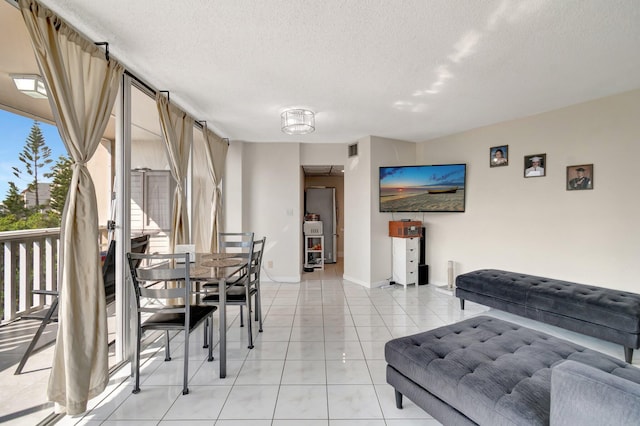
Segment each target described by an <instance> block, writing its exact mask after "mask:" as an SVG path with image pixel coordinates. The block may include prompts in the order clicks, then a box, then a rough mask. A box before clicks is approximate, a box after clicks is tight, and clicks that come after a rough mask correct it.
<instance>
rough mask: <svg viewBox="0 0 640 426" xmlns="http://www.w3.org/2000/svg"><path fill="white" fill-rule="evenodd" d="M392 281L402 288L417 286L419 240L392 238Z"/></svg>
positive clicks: (415, 238) (416, 238)
mask: <svg viewBox="0 0 640 426" xmlns="http://www.w3.org/2000/svg"><path fill="white" fill-rule="evenodd" d="M392 240H393V281H395V282H396V283H398V284H402V285H403V286H405V287H406V286H407V285H408V284H416V285H417V284H418V263H419V261H420V238H419V237H414V238H396V237H394V238H392Z"/></svg>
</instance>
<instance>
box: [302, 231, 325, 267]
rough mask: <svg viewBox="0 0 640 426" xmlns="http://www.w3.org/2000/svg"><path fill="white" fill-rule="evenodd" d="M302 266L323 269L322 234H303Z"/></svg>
mask: <svg viewBox="0 0 640 426" xmlns="http://www.w3.org/2000/svg"><path fill="white" fill-rule="evenodd" d="M304 262H305V263H304V267H305V268H314V269H324V236H323V235H305V236H304Z"/></svg>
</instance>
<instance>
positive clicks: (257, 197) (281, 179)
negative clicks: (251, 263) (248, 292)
mask: <svg viewBox="0 0 640 426" xmlns="http://www.w3.org/2000/svg"><path fill="white" fill-rule="evenodd" d="M234 144H235V142H234V143H232V145H231V146H230V148H231V147H232V146H233V145H234ZM243 145H244V147H243V154H242V162H243V176H242V179H243V185H242V191H243V196H242V199H243V201H242V202H243V206H242V207H243V209H242V211H244V213H245V214H246V223H245V224H244V225H245V226H244V227H243V230H244V231H253V232H255V234H256V237H257V238H262V236H266V237H267V244H266V249H265V252H264V255H263V259H262V263H263V265H264V266H265V268H266V271H267V274H268V275H267V274H264V275H263V277H262V278H263V279H265V280H270V279H273V280H276V281H284V282H299V281H300V274H301V270H302V252H301V250H300V241H301V239H302V210H301V206H302V201H301V197H302V189H301V168H300V145H299V144H297V143H247V142H245V143H244V144H243ZM230 151H231V149H230ZM227 165H228V166H229V163H227ZM229 171H230V169H229V167H227V173H228V172H229ZM227 195H229V194H228V191H227ZM227 207H231V208H233V207H232V206H227ZM231 214H233V213H232V211H231V212H229V215H231ZM270 265H271V267H269V266H270Z"/></svg>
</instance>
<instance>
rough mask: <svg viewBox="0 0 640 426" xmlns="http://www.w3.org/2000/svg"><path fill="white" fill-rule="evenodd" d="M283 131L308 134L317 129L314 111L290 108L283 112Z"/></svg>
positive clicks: (292, 133)
mask: <svg viewBox="0 0 640 426" xmlns="http://www.w3.org/2000/svg"><path fill="white" fill-rule="evenodd" d="M280 117H281V119H282V120H281V124H282V131H283V132H285V133H286V134H288V135H306V134H307V133H311V132H313V131H314V130H315V129H316V120H315V117H314V115H313V111H309V110H307V109H288V110H286V111H284V112H283V113H282V115H281V116H280Z"/></svg>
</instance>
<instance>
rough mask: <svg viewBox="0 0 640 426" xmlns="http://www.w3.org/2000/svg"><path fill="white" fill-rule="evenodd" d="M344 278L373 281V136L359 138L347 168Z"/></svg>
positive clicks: (360, 282) (368, 282) (368, 284)
mask: <svg viewBox="0 0 640 426" xmlns="http://www.w3.org/2000/svg"><path fill="white" fill-rule="evenodd" d="M344 211H345V215H344V278H345V279H347V280H349V281H352V282H355V283H358V284H361V285H364V286H367V287H369V286H370V284H371V138H370V137H366V138H362V139H359V140H358V155H357V156H355V157H351V158H349V159H348V160H347V163H346V165H345V168H344Z"/></svg>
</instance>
